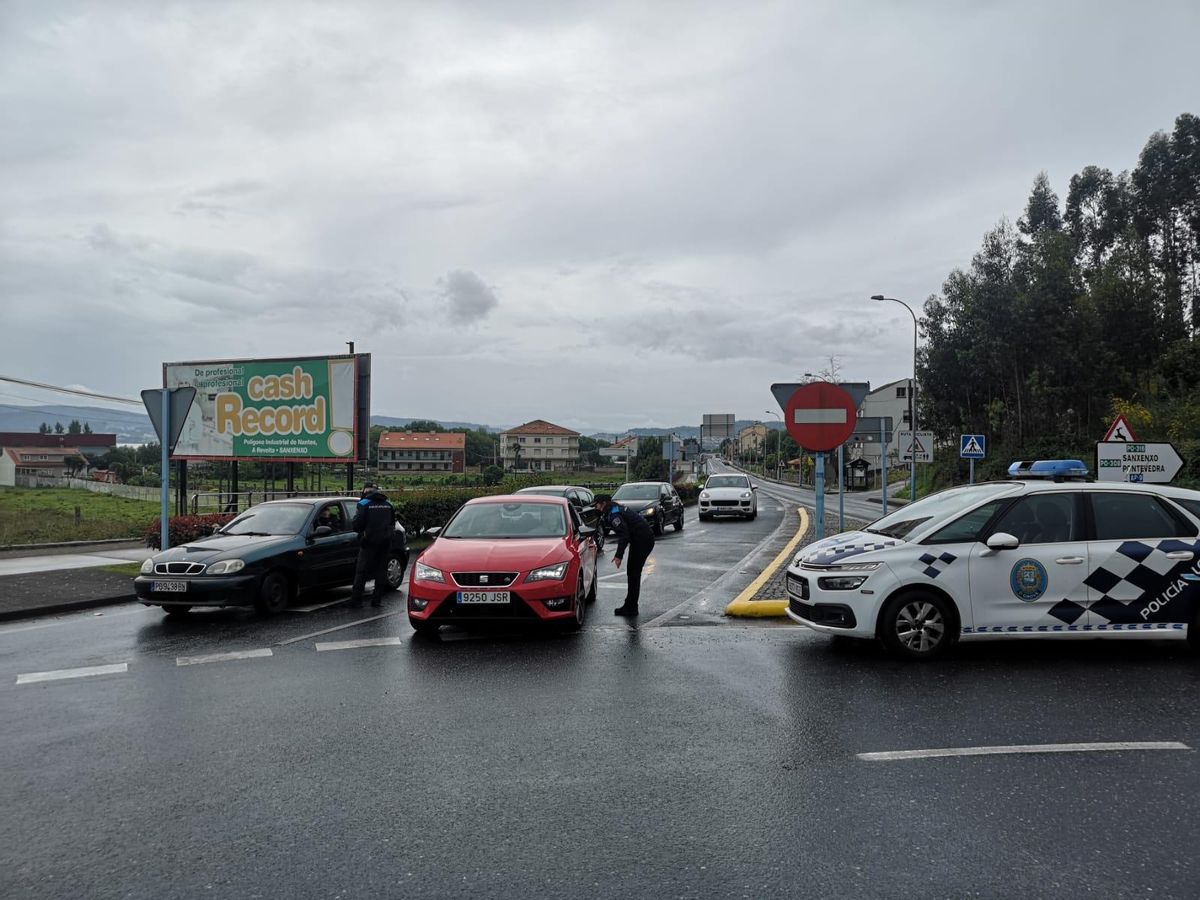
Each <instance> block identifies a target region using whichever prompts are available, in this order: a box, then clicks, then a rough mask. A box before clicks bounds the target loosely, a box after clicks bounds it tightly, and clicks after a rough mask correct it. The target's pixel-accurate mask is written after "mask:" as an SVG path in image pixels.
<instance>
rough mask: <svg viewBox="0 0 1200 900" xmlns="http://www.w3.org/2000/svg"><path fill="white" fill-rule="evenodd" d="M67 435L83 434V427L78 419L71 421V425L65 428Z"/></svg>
mask: <svg viewBox="0 0 1200 900" xmlns="http://www.w3.org/2000/svg"><path fill="white" fill-rule="evenodd" d="M67 434H83V425H81V424H80V423H79V420H78V419H72V420H71V424H70V425H68V426H67Z"/></svg>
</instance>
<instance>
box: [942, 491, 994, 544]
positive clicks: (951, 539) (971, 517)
mask: <svg viewBox="0 0 1200 900" xmlns="http://www.w3.org/2000/svg"><path fill="white" fill-rule="evenodd" d="M1006 503H1008V501H1007V500H990V501H988V502H987V503H985V504H983V506H980V507H978V508H976V509H973V510H971V511H970V512H969V513H967V514H966V515H965V516H962V517H961V518H959V519H956V520H955V521H953V522H951V523H950V524H949V525H947V526H946V527H945V528H942V529H940V530H939V531H935V532H934V533H933V534H932V535H930V536H929V537H928V538H927V539H926V540H925V543H926V544H961V543H964V542H967V541H977V540H979V538H980V534H981V533H982V531H983V527H984V526H985V525H987V523H988V522H989V521H990V520H991V518H992V516H994V515H995V514H996V512H997V511H998V510H999V509H1000V508H1001V507H1003V506H1004V505H1005V504H1006Z"/></svg>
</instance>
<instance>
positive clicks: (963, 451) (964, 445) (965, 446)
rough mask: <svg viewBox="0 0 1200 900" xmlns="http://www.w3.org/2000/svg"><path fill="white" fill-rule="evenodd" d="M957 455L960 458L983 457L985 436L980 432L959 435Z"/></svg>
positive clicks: (985, 452)
mask: <svg viewBox="0 0 1200 900" xmlns="http://www.w3.org/2000/svg"><path fill="white" fill-rule="evenodd" d="M958 455H959V456H960V457H961V458H962V459H983V458H984V457H985V456H987V438H986V437H984V436H983V435H982V434H964V435H960V437H959V444H958Z"/></svg>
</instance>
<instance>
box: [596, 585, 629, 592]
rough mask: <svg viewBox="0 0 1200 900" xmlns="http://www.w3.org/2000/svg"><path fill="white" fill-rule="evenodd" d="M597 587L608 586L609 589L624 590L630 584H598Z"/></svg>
mask: <svg viewBox="0 0 1200 900" xmlns="http://www.w3.org/2000/svg"><path fill="white" fill-rule="evenodd" d="M596 587H598V588H608V589H609V590H613V591H623V590H625V589H626V588H627V587H628V585H625V584H598V585H596Z"/></svg>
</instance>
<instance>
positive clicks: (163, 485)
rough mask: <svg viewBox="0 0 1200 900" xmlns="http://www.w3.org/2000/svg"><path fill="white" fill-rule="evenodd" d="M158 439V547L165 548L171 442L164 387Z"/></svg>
mask: <svg viewBox="0 0 1200 900" xmlns="http://www.w3.org/2000/svg"><path fill="white" fill-rule="evenodd" d="M158 440H159V443H160V444H161V449H162V454H161V459H160V465H161V467H162V477H161V478H159V487H160V490H159V495H160V496H159V501H160V503H159V510H158V515H159V529H158V549H159V550H166V549H167V548H168V547H170V546H171V526H170V520H171V488H170V481H171V449H170V447H169V446H168V444H170V442H171V392H170V391H169V390H167V389H166V388H163V389H162V434H160V435H159V436H158Z"/></svg>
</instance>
